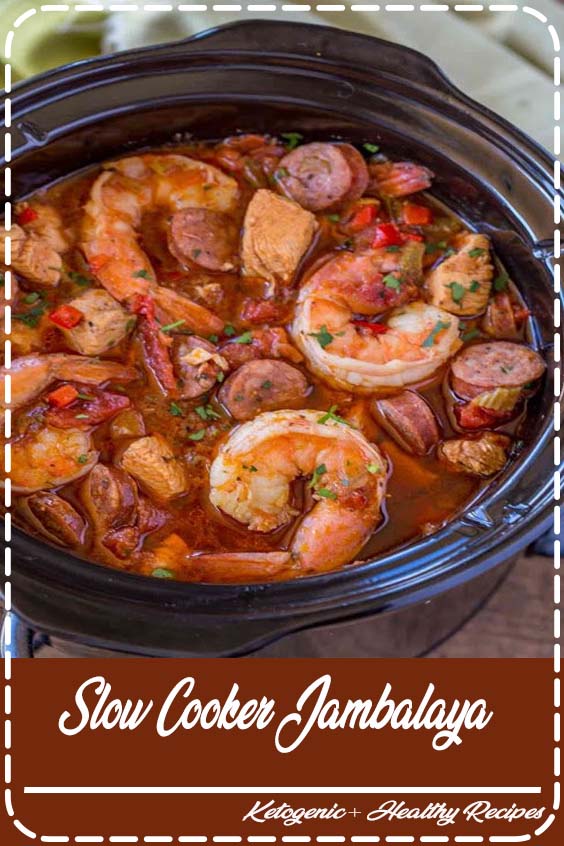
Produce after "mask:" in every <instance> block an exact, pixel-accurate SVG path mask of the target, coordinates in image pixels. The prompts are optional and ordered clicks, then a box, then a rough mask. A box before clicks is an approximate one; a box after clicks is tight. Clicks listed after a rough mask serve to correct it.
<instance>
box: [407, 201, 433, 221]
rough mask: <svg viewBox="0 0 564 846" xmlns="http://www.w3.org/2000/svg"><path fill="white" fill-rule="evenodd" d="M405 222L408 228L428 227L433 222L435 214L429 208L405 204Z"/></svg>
mask: <svg viewBox="0 0 564 846" xmlns="http://www.w3.org/2000/svg"><path fill="white" fill-rule="evenodd" d="M403 222H404V223H405V224H406V225H407V226H426V225H427V224H428V223H432V222H433V212H432V211H431V209H429V208H427V206H418V205H417V204H416V203H405V205H404V207H403Z"/></svg>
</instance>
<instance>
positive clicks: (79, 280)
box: [67, 270, 91, 288]
mask: <svg viewBox="0 0 564 846" xmlns="http://www.w3.org/2000/svg"><path fill="white" fill-rule="evenodd" d="M67 276H68V277H69V279H70V281H71V282H74V284H75V285H80V287H81V288H87V287H88V286H89V285H90V284H91V280H90V279H88V277H87V276H83V275H82V273H75V272H74V270H69V272H68V273H67Z"/></svg>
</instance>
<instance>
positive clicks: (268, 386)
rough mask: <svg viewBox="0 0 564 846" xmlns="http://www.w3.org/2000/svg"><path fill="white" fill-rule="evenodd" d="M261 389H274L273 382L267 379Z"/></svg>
mask: <svg viewBox="0 0 564 846" xmlns="http://www.w3.org/2000/svg"><path fill="white" fill-rule="evenodd" d="M261 388H264V390H265V391H268V390H269V388H272V382H271V381H270V379H265V380H264V382H263V383H262V385H261Z"/></svg>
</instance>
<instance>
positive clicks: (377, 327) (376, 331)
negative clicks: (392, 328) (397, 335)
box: [352, 320, 388, 335]
mask: <svg viewBox="0 0 564 846" xmlns="http://www.w3.org/2000/svg"><path fill="white" fill-rule="evenodd" d="M352 322H353V323H354V325H355V326H360V327H361V328H362V329H369V330H370V332H372V334H373V335H384V334H385V333H386V332H387V331H388V327H387V326H386V324H385V323H371V322H370V320H353V321H352Z"/></svg>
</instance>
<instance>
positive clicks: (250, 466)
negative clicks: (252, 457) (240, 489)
mask: <svg viewBox="0 0 564 846" xmlns="http://www.w3.org/2000/svg"><path fill="white" fill-rule="evenodd" d="M243 470H248V471H249V473H258V468H257V467H255V465H254V464H243Z"/></svg>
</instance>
